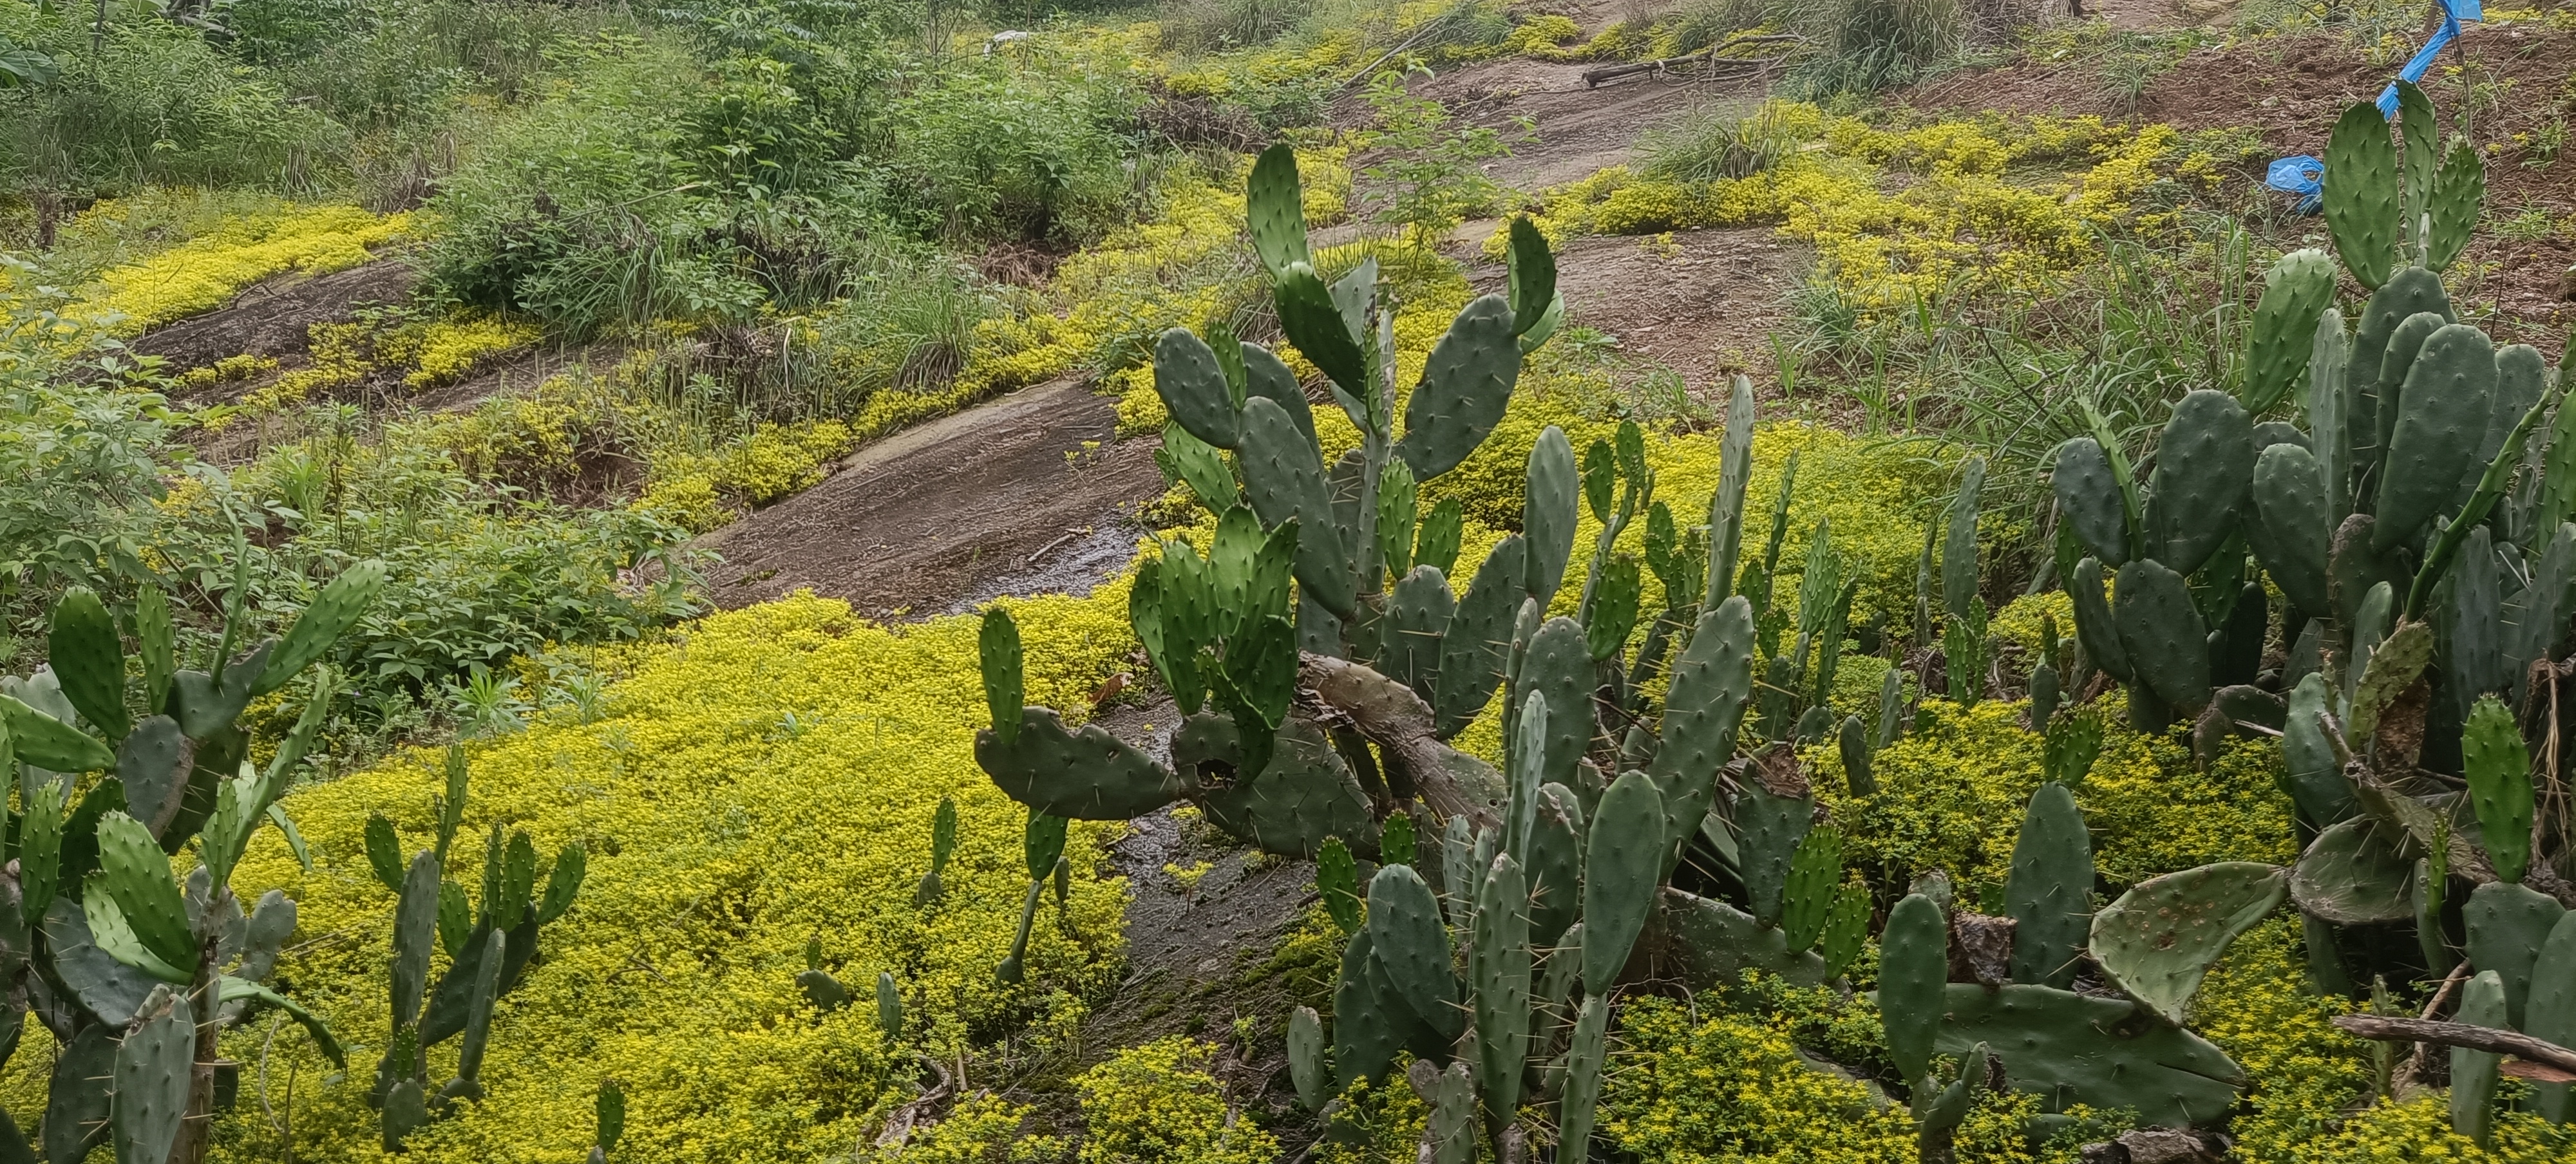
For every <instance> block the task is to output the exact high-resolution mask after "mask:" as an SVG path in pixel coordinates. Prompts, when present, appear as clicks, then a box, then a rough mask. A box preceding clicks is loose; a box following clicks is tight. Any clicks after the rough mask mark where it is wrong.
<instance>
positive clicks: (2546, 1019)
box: [2522, 911, 2576, 1124]
mask: <svg viewBox="0 0 2576 1164" xmlns="http://www.w3.org/2000/svg"><path fill="white" fill-rule="evenodd" d="M2532 966H2533V969H2534V973H2533V974H2532V977H2531V996H2530V997H2529V998H2528V999H2526V1000H2525V1001H2524V1003H2523V1012H2522V1029H2523V1033H2525V1034H2528V1035H2530V1036H2531V1037H2533V1038H2536V1039H2547V1040H2549V1041H2550V1042H2553V1043H2556V1044H2558V1045H2559V1046H2561V1047H2566V1046H2576V911H2570V912H2569V913H2568V914H2566V915H2565V916H2563V917H2560V918H2559V919H2558V924H2557V925H2555V926H2552V927H2550V930H2549V940H2548V941H2547V942H2545V943H2543V944H2542V945H2541V947H2540V957H2539V959H2538V960H2537V961H2535V962H2533V963H2532ZM2539 1091H2540V1094H2539V1096H2538V1099H2537V1102H2536V1103H2535V1105H2534V1106H2536V1107H2537V1108H2538V1109H2539V1111H2540V1114H2541V1116H2542V1118H2544V1119H2548V1120H2550V1121H2552V1122H2554V1123H2558V1124H2565V1123H2567V1122H2568V1120H2569V1119H2570V1118H2571V1117H2576V1090H2571V1088H2570V1085H2568V1084H2565V1083H2544V1084H2541V1085H2540V1087H2539Z"/></svg>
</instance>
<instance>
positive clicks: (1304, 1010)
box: [1288, 1006, 1333, 1111]
mask: <svg viewBox="0 0 2576 1164" xmlns="http://www.w3.org/2000/svg"><path fill="white" fill-rule="evenodd" d="M1288 1078H1289V1080H1290V1082H1292V1083H1293V1084H1295V1085H1296V1088H1297V1102H1299V1103H1302V1104H1304V1105H1306V1110H1308V1111H1322V1110H1324V1104H1325V1102H1326V1101H1328V1100H1330V1099H1331V1098H1332V1097H1333V1093H1332V1085H1331V1081H1330V1080H1328V1079H1326V1078H1325V1076H1324V1020H1323V1018H1322V1017H1321V1016H1319V1015H1317V1014H1316V1013H1315V1008H1314V1007H1311V1006H1301V1007H1298V1008H1296V1009H1295V1010H1292V1011H1289V1012H1288Z"/></svg>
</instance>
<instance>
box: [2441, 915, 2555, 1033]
mask: <svg viewBox="0 0 2576 1164" xmlns="http://www.w3.org/2000/svg"><path fill="white" fill-rule="evenodd" d="M2460 916H2461V919H2462V920H2464V921H2466V922H2467V923H2468V934H2469V949H2468V954H2469V964H2470V965H2472V966H2475V967H2477V968H2478V969H2480V970H2484V971H2492V972H2494V973H2495V974H2496V975H2497V976H2498V978H2499V979H2500V980H2501V981H2502V983H2503V985H2504V999H2505V1018H2506V1021H2508V1022H2510V1023H2511V1024H2512V1025H2513V1027H2514V1028H2515V1029H2517V1030H2519V1029H2521V1027H2522V1025H2523V1017H2524V1016H2523V1007H2524V1003H2525V1002H2527V1001H2528V1000H2529V999H2530V997H2531V984H2532V980H2533V978H2534V976H2535V975H2536V974H2553V975H2556V976H2559V977H2567V976H2570V975H2576V966H2544V965H2543V964H2542V963H2541V961H2540V952H2541V948H2542V947H2544V946H2546V945H2547V944H2548V943H2549V938H2550V934H2551V932H2552V931H2553V930H2555V929H2556V928H2557V927H2558V923H2559V921H2560V919H2562V918H2564V917H2566V916H2567V909H2566V907H2564V906H2562V905H2560V904H2558V901H2557V899H2555V898H2553V897H2550V896H2549V895H2548V894H2545V893H2542V892H2540V891H2538V890H2534V889H2528V888H2525V887H2523V886H2520V885H2513V884H2509V883H2507V882H2503V881H2490V882H2487V883H2486V884H2484V885H2481V886H2478V887H2477V889H2476V890H2474V891H2472V892H2471V893H2470V894H2469V900H2468V903H2467V904H2466V905H2464V906H2462V907H2461V909H2460Z"/></svg>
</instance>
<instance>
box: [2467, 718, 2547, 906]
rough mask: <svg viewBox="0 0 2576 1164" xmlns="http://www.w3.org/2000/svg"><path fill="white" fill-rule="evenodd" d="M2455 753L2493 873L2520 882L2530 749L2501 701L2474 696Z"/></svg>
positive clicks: (2529, 806) (2527, 859)
mask: <svg viewBox="0 0 2576 1164" xmlns="http://www.w3.org/2000/svg"><path fill="white" fill-rule="evenodd" d="M2460 752H2461V757H2462V759H2463V761H2464V764H2463V767H2462V771H2463V772H2464V773H2465V774H2466V775H2467V777H2468V782H2469V803H2470V804H2471V805H2472V806H2473V807H2475V808H2476V810H2477V816H2478V835H2479V837H2480V839H2482V840H2483V841H2484V842H2485V847H2486V853H2487V860H2488V861H2489V862H2490V863H2492V864H2493V865H2494V866H2495V871H2496V876H2497V877H2500V878H2503V879H2504V880H2506V881H2520V880H2522V875H2523V871H2524V870H2526V869H2528V868H2529V867H2530V865H2531V818H2532V811H2533V794H2532V786H2531V754H2530V752H2529V751H2528V750H2526V749H2525V748H2524V747H2523V743H2522V729H2521V727H2520V726H2518V725H2516V724H2515V723H2514V720H2513V712H2511V711H2509V710H2507V709H2506V707H2505V705H2504V703H2503V701H2502V700H2499V699H2497V698H2496V697H2494V696H2492V695H2489V696H2483V697H2481V698H2479V700H2478V702H2477V706H2476V707H2475V709H2473V710H2471V711H2470V712H2469V721H2468V725H2467V728H2466V729H2465V730H2464V731H2463V732H2462V733H2461V736H2460Z"/></svg>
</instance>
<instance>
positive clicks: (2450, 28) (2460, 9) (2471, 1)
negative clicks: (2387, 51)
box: [2379, 0, 2486, 117]
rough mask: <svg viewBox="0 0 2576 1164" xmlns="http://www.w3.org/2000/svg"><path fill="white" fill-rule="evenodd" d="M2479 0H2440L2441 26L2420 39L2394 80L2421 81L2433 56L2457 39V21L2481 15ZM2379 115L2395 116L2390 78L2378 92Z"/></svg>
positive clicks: (2395, 84) (2393, 84)
mask: <svg viewBox="0 0 2576 1164" xmlns="http://www.w3.org/2000/svg"><path fill="white" fill-rule="evenodd" d="M2479 2H2480V0H2442V27H2441V28H2440V29H2438V30H2436V31H2435V32H2434V33H2433V39H2431V40H2428V41H2425V42H2424V47H2423V48H2421V49H2418V50H2416V52H2415V56H2414V57H2413V59H2410V60H2408V61H2407V62H2406V67H2405V68H2402V69H2399V70H2397V76H2398V79H2399V80H2403V81H2406V82H2408V83H2410V84H2416V85H2421V84H2423V83H2424V74H2425V73H2426V72H2427V71H2428V70H2430V69H2431V68H2432V67H2433V58H2434V57H2435V56H2437V55H2439V54H2440V53H2441V51H2442V50H2443V49H2444V48H2446V47H2448V46H2449V45H2450V43H2451V42H2452V41H2455V40H2458V39H2459V38H2460V22H2461V21H2463V20H2481V19H2484V18H2485V16H2486V13H2485V12H2484V11H2483V10H2482V9H2481V8H2480V7H2479ZM2379 115H2380V116H2381V117H2395V116H2397V82H2396V81H2390V82H2389V83H2388V88H2386V89H2384V90H2382V91H2381V92H2380V94H2379Z"/></svg>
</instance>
